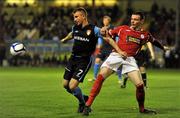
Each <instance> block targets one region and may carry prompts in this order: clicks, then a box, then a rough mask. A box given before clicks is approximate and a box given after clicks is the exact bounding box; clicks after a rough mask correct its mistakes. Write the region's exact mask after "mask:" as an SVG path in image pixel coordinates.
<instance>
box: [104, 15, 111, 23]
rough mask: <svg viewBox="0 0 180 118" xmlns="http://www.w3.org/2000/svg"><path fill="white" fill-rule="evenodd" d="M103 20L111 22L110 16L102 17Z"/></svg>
mask: <svg viewBox="0 0 180 118" xmlns="http://www.w3.org/2000/svg"><path fill="white" fill-rule="evenodd" d="M103 19H108V21H109V22H111V17H110V16H107V15H106V16H104V17H103Z"/></svg>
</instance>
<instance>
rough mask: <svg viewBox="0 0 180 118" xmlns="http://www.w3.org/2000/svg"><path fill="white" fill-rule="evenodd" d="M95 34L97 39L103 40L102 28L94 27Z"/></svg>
mask: <svg viewBox="0 0 180 118" xmlns="http://www.w3.org/2000/svg"><path fill="white" fill-rule="evenodd" d="M94 34H95V35H96V37H99V38H103V37H102V35H101V33H100V28H99V27H97V26H95V27H94Z"/></svg>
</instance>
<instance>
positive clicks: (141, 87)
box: [136, 83, 144, 92]
mask: <svg viewBox="0 0 180 118" xmlns="http://www.w3.org/2000/svg"><path fill="white" fill-rule="evenodd" d="M136 88H137V90H139V91H141V92H144V84H143V83H140V84H138V85H136Z"/></svg>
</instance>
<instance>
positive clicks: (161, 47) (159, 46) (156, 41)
mask: <svg viewBox="0 0 180 118" xmlns="http://www.w3.org/2000/svg"><path fill="white" fill-rule="evenodd" d="M151 43H152V44H153V45H155V46H156V47H158V48H160V49H162V50H164V46H163V45H162V44H161V43H160V42H159V41H158V40H153V42H151Z"/></svg>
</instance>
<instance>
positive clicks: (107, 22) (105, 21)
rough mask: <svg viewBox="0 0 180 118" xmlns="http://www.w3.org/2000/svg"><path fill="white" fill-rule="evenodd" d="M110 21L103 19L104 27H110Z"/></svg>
mask: <svg viewBox="0 0 180 118" xmlns="http://www.w3.org/2000/svg"><path fill="white" fill-rule="evenodd" d="M109 23H110V22H109V20H108V19H107V18H104V19H103V24H104V26H108V25H109Z"/></svg>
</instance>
